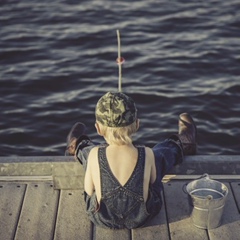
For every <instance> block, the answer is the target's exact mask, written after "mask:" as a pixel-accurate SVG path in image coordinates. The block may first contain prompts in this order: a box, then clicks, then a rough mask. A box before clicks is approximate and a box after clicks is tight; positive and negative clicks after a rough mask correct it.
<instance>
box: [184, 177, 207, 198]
mask: <svg viewBox="0 0 240 240" xmlns="http://www.w3.org/2000/svg"><path fill="white" fill-rule="evenodd" d="M202 178H207V179H209V178H210V177H209V175H208V174H207V173H204V174H203V175H202V176H200V177H199V178H196V179H195V180H198V179H202ZM187 185H188V182H187V183H185V184H183V186H182V191H183V192H184V193H185V194H188V192H187Z"/></svg>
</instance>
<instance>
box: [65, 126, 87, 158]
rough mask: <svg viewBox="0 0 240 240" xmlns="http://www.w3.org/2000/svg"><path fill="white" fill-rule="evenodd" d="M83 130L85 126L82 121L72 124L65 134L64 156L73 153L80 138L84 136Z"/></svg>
mask: <svg viewBox="0 0 240 240" xmlns="http://www.w3.org/2000/svg"><path fill="white" fill-rule="evenodd" d="M85 131H86V126H85V125H84V124H83V123H81V122H77V123H75V124H74V125H73V127H72V128H71V130H70V132H69V134H68V136H67V148H66V151H65V156H71V155H72V156H73V155H74V154H75V150H76V147H77V145H78V143H79V142H80V139H81V138H82V137H83V136H84V133H85Z"/></svg>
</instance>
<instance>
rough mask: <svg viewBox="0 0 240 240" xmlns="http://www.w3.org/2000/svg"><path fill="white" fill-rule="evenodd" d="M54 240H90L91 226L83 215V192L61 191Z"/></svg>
mask: <svg viewBox="0 0 240 240" xmlns="http://www.w3.org/2000/svg"><path fill="white" fill-rule="evenodd" d="M54 239H56V240H61V239H63V240H66V239H71V240H74V239H76V240H79V239H81V240H85V239H86V240H89V239H92V224H91V222H90V221H89V220H88V218H87V215H86V213H85V202H84V199H83V190H61V192H60V199H59V209H58V216H57V222H56V229H55V236H54Z"/></svg>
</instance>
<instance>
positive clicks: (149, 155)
mask: <svg viewBox="0 0 240 240" xmlns="http://www.w3.org/2000/svg"><path fill="white" fill-rule="evenodd" d="M95 114H96V124H95V127H96V129H97V132H98V134H99V135H101V136H102V137H103V138H104V139H105V141H106V143H105V144H101V145H97V144H95V143H93V142H92V141H91V140H90V139H89V138H88V137H87V135H85V130H86V127H85V125H84V124H83V123H76V124H75V125H74V126H73V127H72V129H71V131H70V133H69V135H68V138H67V150H66V155H75V156H76V158H77V159H78V160H79V161H80V163H81V164H83V166H84V168H85V170H86V172H85V180H84V190H85V191H84V195H85V202H86V210H87V214H88V216H89V218H90V220H91V221H92V222H93V223H94V224H96V225H98V226H100V227H107V228H112V229H121V228H128V229H133V228H138V227H142V226H144V225H145V224H146V223H147V222H148V221H149V220H150V219H151V218H153V217H154V216H155V215H157V214H158V213H159V211H160V209H161V206H162V198H161V191H162V183H161V180H162V178H163V177H164V175H165V174H166V173H167V172H168V171H169V170H170V169H171V168H172V167H173V166H174V165H177V164H180V163H181V162H182V161H183V156H184V155H192V154H195V153H196V126H195V124H194V121H193V119H192V118H191V116H190V115H189V114H187V113H183V114H181V115H180V116H179V132H178V134H175V135H173V136H170V137H169V138H168V139H166V140H165V141H163V142H160V143H158V144H157V145H155V146H154V147H153V148H149V147H145V146H137V145H134V144H133V142H132V135H133V134H134V133H135V132H137V130H138V128H139V119H138V118H137V109H136V106H135V103H134V101H133V100H132V99H131V98H130V97H129V96H127V95H126V94H124V93H122V92H116V93H112V92H108V93H106V94H105V95H103V96H102V97H101V98H100V100H99V101H98V103H97V105H96V112H95Z"/></svg>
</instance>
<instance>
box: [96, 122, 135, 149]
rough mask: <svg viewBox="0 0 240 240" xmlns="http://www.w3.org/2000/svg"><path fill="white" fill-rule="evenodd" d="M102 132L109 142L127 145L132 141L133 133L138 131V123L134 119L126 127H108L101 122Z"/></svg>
mask: <svg viewBox="0 0 240 240" xmlns="http://www.w3.org/2000/svg"><path fill="white" fill-rule="evenodd" d="M98 124H99V127H100V129H101V134H102V136H103V137H104V138H105V140H106V142H107V143H108V144H116V145H127V144H131V143H132V135H133V134H134V133H135V132H137V130H138V124H137V121H134V122H133V123H132V124H130V125H128V126H126V127H107V126H104V125H102V124H101V123H99V122H98Z"/></svg>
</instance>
